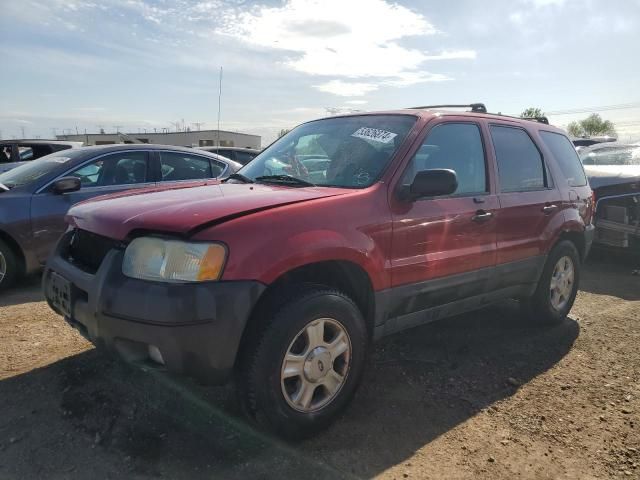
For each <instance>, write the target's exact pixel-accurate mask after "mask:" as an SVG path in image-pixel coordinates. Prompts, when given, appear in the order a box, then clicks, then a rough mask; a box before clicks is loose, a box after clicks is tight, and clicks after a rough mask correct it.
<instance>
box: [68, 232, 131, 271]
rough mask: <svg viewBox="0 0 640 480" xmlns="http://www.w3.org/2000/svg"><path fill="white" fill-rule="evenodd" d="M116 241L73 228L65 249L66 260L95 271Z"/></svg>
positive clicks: (84, 268)
mask: <svg viewBox="0 0 640 480" xmlns="http://www.w3.org/2000/svg"><path fill="white" fill-rule="evenodd" d="M118 243H119V242H118V241H117V240H113V239H112V238H108V237H103V236H102V235H97V234H95V233H91V232H87V231H86V230H80V229H75V230H74V232H73V235H72V237H71V242H70V243H69V248H68V250H67V252H68V253H67V260H69V261H70V262H71V263H73V264H74V265H76V266H78V267H80V268H81V269H83V270H85V271H88V272H91V273H95V272H96V271H98V268H100V265H101V264H102V261H103V260H104V257H105V256H106V255H107V253H109V250H111V249H113V248H115V247H116V246H117V245H118Z"/></svg>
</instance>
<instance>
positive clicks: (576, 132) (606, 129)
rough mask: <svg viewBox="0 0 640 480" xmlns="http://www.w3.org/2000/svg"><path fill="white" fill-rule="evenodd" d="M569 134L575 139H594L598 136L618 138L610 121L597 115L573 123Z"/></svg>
mask: <svg viewBox="0 0 640 480" xmlns="http://www.w3.org/2000/svg"><path fill="white" fill-rule="evenodd" d="M567 132H569V135H572V136H574V137H594V136H597V135H609V136H611V137H615V136H617V133H616V127H615V125H614V124H613V122H612V121H610V120H603V119H602V117H601V116H600V115H598V114H597V113H592V114H591V115H589V116H588V117H587V118H585V119H584V120H580V121H577V122H571V123H570V124H569V125H567Z"/></svg>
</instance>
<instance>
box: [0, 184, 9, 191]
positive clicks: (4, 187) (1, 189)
mask: <svg viewBox="0 0 640 480" xmlns="http://www.w3.org/2000/svg"><path fill="white" fill-rule="evenodd" d="M9 190H11V187H7V186H6V185H5V184H4V183H0V191H3V192H8V191H9Z"/></svg>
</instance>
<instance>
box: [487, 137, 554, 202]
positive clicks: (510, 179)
mask: <svg viewBox="0 0 640 480" xmlns="http://www.w3.org/2000/svg"><path fill="white" fill-rule="evenodd" d="M490 129H491V138H492V140H493V148H494V149H495V152H496V160H497V162H498V178H499V180H500V188H501V190H502V191H503V192H526V191H531V190H543V189H544V188H546V185H547V183H546V179H545V177H546V175H545V169H544V164H543V162H542V155H541V154H540V151H539V150H538V148H537V147H536V145H535V143H533V140H531V137H530V136H529V134H528V133H527V132H526V131H525V130H524V129H521V128H516V127H507V126H501V125H491V127H490Z"/></svg>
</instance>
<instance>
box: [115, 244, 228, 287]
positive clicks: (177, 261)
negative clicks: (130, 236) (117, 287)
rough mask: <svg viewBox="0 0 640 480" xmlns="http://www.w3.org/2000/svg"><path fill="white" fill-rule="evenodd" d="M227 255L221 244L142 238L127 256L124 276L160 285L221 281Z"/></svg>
mask: <svg viewBox="0 0 640 480" xmlns="http://www.w3.org/2000/svg"><path fill="white" fill-rule="evenodd" d="M226 255H227V252H226V248H225V247H224V245H221V244H219V243H191V242H182V241H180V240H165V239H162V238H153V237H140V238H136V239H135V240H133V241H132V242H131V243H130V244H129V246H128V247H127V250H126V251H125V252H124V261H123V263H122V273H124V274H125V275H126V276H127V277H131V278H140V279H142V280H155V281H159V282H176V283H178V282H204V281H207V280H217V279H218V278H220V275H221V273H222V267H223V266H224V261H225V259H226Z"/></svg>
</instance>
